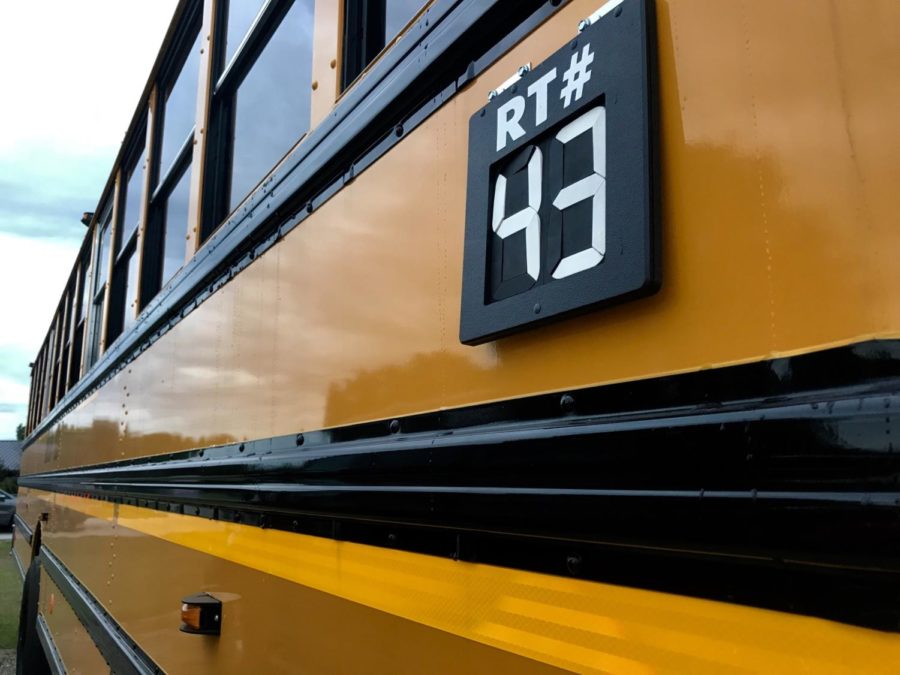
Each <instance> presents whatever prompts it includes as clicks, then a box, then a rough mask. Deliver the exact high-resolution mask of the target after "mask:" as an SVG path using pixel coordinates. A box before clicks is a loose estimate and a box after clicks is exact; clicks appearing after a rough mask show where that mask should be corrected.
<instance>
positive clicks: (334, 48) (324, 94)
mask: <svg viewBox="0 0 900 675" xmlns="http://www.w3.org/2000/svg"><path fill="white" fill-rule="evenodd" d="M343 5H344V3H342V2H335V1H334V0H316V9H315V30H314V33H313V63H312V81H313V91H312V97H311V98H312V109H311V113H310V127H311V128H315V126H316V125H317V124H319V122H321V121H322V120H323V119H325V118H326V117H327V116H328V113H330V112H331V108H332V107H333V106H334V102H335V101H336V100H337V97H338V94H339V93H340V92H339V86H340V77H339V73H340V60H341V59H340V53H339V52H340V43H341V33H342V31H343Z"/></svg>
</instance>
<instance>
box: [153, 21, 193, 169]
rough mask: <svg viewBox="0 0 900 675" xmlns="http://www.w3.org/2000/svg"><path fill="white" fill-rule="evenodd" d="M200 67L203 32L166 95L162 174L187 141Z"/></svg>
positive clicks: (191, 127) (161, 160) (161, 151)
mask: <svg viewBox="0 0 900 675" xmlns="http://www.w3.org/2000/svg"><path fill="white" fill-rule="evenodd" d="M199 70H200V35H199V34H198V35H197V39H196V40H194V44H193V45H191V50H190V51H189V52H188V55H187V60H186V61H185V62H184V65H183V66H182V67H181V72H180V73H179V74H178V78H177V79H176V80H175V84H174V85H172V88H171V89H170V90H169V92H168V95H167V96H166V108H165V114H164V115H163V132H162V147H161V148H160V160H159V168H160V174H159V175H160V177H162V176H165V175H166V173H167V172H168V170H169V168H170V167H171V166H172V162H173V161H174V160H175V156H176V155H177V154H178V151H179V150H180V149H181V146H182V145H184V141H185V139H186V138H187V136H188V134H189V133H190V132H191V129H193V128H194V114H195V112H196V110H195V108H196V105H195V104H196V102H197V77H198V73H199Z"/></svg>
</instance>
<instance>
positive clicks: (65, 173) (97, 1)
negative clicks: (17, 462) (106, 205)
mask: <svg viewBox="0 0 900 675" xmlns="http://www.w3.org/2000/svg"><path fill="white" fill-rule="evenodd" d="M176 4H177V0H78V1H77V2H73V0H42V1H41V2H3V3H0V64H2V65H0V92H3V98H2V102H0V439H9V438H15V430H16V425H18V424H21V423H24V422H25V417H26V411H27V406H28V390H29V384H30V370H29V368H28V363H29V362H30V361H33V360H34V358H35V356H36V355H37V351H38V349H39V348H40V345H41V342H42V341H43V338H44V335H45V334H46V332H47V329H48V327H49V325H50V320H51V319H52V317H53V312H54V310H55V309H56V306H57V303H58V302H59V298H60V296H61V295H62V291H63V287H64V286H65V283H66V281H67V279H68V276H69V274H70V272H71V270H72V267H73V265H74V263H75V257H76V255H77V253H78V248H79V246H80V244H81V241H82V239H83V237H84V234H85V228H84V226H83V225H82V224H81V221H80V219H81V214H82V212H84V211H93V210H95V208H96V207H97V202H98V200H99V198H100V192H101V190H102V189H103V187H104V185H105V184H106V180H107V178H108V177H109V174H110V171H111V169H112V163H113V161H114V160H115V157H116V154H117V152H118V150H119V145H120V144H121V142H122V139H123V137H124V134H125V131H126V129H127V127H128V123H129V122H130V121H131V117H132V115H133V114H134V110H135V107H136V106H137V103H138V98H139V97H140V95H141V92H142V91H143V89H144V85H145V84H146V81H147V77H148V76H149V74H150V69H151V68H152V66H153V62H154V61H155V59H156V54H157V51H158V50H159V47H160V45H161V44H162V40H163V37H164V36H165V32H166V29H167V28H168V25H169V21H170V20H171V18H172V14H173V12H174V11H175V6H176Z"/></svg>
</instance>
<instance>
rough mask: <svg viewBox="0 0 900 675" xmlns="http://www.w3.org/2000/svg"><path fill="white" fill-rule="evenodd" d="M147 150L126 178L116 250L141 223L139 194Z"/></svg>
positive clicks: (142, 183)
mask: <svg viewBox="0 0 900 675" xmlns="http://www.w3.org/2000/svg"><path fill="white" fill-rule="evenodd" d="M146 155H147V149H146V148H145V149H144V150H142V151H141V156H140V157H138V161H137V164H135V165H134V168H133V169H132V170H131V175H130V176H128V189H127V190H126V192H125V209H124V210H125V215H124V216H123V218H122V234H121V236H120V237H118V244H117V247H116V250H117V251H118V250H120V249H121V248H122V247H123V246H124V245H125V244H127V243H128V239H129V238H130V237H131V235H132V233H133V232H134V231H135V230H136V229H137V226H138V225H139V224H140V222H141V192H142V190H143V187H144V159H145V158H146Z"/></svg>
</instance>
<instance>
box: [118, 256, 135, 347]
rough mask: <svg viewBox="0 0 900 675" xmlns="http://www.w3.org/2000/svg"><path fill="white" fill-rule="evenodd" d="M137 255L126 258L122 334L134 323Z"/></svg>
mask: <svg viewBox="0 0 900 675" xmlns="http://www.w3.org/2000/svg"><path fill="white" fill-rule="evenodd" d="M137 261H138V257H137V254H135V253H132V254H131V255H130V256H129V258H128V273H127V275H126V277H125V312H124V314H125V316H124V318H123V320H122V332H123V333H124V332H125V331H126V330H128V328H129V326H131V325H132V324H133V323H134V314H135V311H136V308H137V287H138V279H137V266H138V265H137Z"/></svg>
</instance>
